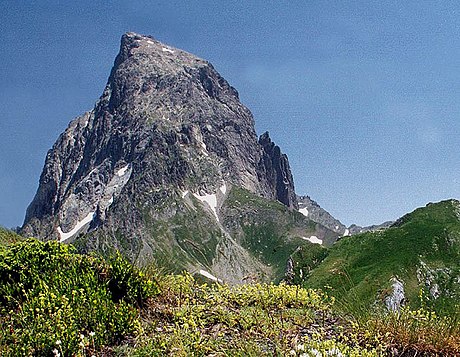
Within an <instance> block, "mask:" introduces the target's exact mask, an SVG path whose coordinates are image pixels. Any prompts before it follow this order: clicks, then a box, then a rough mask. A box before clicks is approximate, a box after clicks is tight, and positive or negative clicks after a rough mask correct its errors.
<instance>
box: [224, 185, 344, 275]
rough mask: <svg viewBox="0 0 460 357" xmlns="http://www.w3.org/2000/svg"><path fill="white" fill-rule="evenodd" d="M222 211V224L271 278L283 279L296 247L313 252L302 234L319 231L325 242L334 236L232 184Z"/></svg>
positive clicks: (277, 204)
mask: <svg viewBox="0 0 460 357" xmlns="http://www.w3.org/2000/svg"><path fill="white" fill-rule="evenodd" d="M221 212H222V215H223V216H224V218H223V224H224V225H226V224H227V225H228V227H227V229H228V230H229V231H230V232H231V234H232V235H233V236H235V237H239V239H240V243H241V245H242V246H243V247H244V248H245V249H247V250H248V251H249V252H250V253H251V254H252V255H253V256H255V257H256V258H257V259H259V260H260V261H261V262H263V263H264V264H266V265H268V266H270V267H272V269H273V271H274V274H273V276H272V280H273V281H280V280H282V279H283V278H284V274H285V271H286V262H287V261H288V259H289V257H290V256H291V255H292V254H295V253H296V251H297V250H298V249H299V247H300V248H302V247H305V251H310V250H311V249H313V250H315V252H316V250H317V248H316V247H313V245H312V244H311V243H310V242H309V241H307V240H305V239H302V237H310V236H312V235H320V233H321V234H324V237H323V236H321V238H323V239H324V240H326V241H333V240H335V239H336V234H335V233H334V232H332V231H329V230H327V229H325V228H323V227H322V228H319V227H318V226H319V225H318V224H317V223H315V222H313V221H311V220H309V219H308V218H306V217H305V216H304V215H303V214H301V213H299V212H297V211H293V210H290V209H289V208H288V207H286V206H285V205H283V204H281V203H280V202H277V201H272V200H268V199H265V198H263V197H259V196H257V195H254V194H253V193H251V192H249V191H247V190H245V189H242V188H239V187H232V189H231V191H230V193H229V196H228V198H227V200H226V201H225V204H224V207H223V208H222V210H221ZM235 221H236V222H237V224H238V226H237V227H236V226H235ZM238 229H239V230H240V232H238ZM318 247H319V246H318ZM320 249H323V248H320Z"/></svg>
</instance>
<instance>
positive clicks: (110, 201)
mask: <svg viewBox="0 0 460 357" xmlns="http://www.w3.org/2000/svg"><path fill="white" fill-rule="evenodd" d="M112 203H113V196H112V197H110V200H109V202H108V206H110V205H111V204H112ZM108 206H107V207H108Z"/></svg>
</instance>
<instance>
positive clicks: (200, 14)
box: [0, 0, 460, 227]
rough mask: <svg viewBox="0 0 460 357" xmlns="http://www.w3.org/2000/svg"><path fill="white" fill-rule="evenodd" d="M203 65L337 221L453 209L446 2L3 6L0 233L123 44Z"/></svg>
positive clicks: (457, 60)
mask: <svg viewBox="0 0 460 357" xmlns="http://www.w3.org/2000/svg"><path fill="white" fill-rule="evenodd" d="M127 31H135V32H139V33H142V34H149V35H152V36H154V37H156V38H157V39H158V40H160V41H163V42H165V43H167V44H169V45H172V46H174V47H179V48H182V49H185V50H187V51H189V52H192V53H194V54H196V55H198V56H200V57H202V58H205V59H207V60H209V61H210V62H212V63H213V65H214V66H215V67H216V69H217V70H218V71H219V72H220V73H221V74H222V75H223V76H224V77H225V78H226V79H227V80H228V81H229V82H230V83H231V84H232V85H233V86H234V87H235V88H237V90H238V91H239V93H240V98H241V100H242V102H243V103H244V104H245V105H246V106H248V107H249V108H250V109H251V111H252V113H253V114H254V117H255V121H256V129H257V132H258V133H259V134H260V133H262V132H263V131H265V130H268V131H270V134H271V137H272V139H273V140H274V141H275V142H276V143H277V144H278V145H280V146H281V148H282V150H283V151H284V152H285V153H286V154H288V156H289V159H290V163H291V168H292V169H293V173H294V180H295V184H296V188H297V192H298V193H299V194H308V195H309V196H311V197H312V198H313V199H315V200H316V201H317V202H318V203H319V204H320V205H322V206H323V207H324V208H325V209H327V210H328V211H330V212H331V213H332V214H333V215H334V216H336V217H337V218H338V219H340V220H342V222H344V223H345V224H351V223H357V224H361V225H367V224H374V223H380V222H383V221H385V220H392V219H396V218H397V217H399V216H401V215H402V214H404V213H406V212H409V211H411V210H413V209H414V208H416V207H419V206H423V205H425V204H426V203H428V202H430V201H439V200H441V199H446V198H460V182H459V180H460V178H459V177H460V160H459V155H458V153H459V144H460V4H459V3H458V2H456V1H443V2H429V1H404V2H401V1H366V2H365V1H250V2H249V1H228V0H227V1H225V2H224V1H222V2H218V1H187V2H185V1H164V2H158V1H147V0H146V1H135V0H134V1H110V2H109V1H106V0H104V1H102V0H92V1H87V0H80V1H73V2H71V1H45V0H42V1H35V2H32V1H18V0H1V1H0V34H1V37H2V38H1V41H0V108H1V111H0V133H1V138H2V139H1V140H0V225H3V226H6V227H13V226H17V225H21V224H22V221H23V218H24V214H25V209H26V207H27V205H28V204H29V203H30V201H31V200H32V198H33V196H34V194H35V191H36V189H37V186H38V180H39V176H40V173H41V169H42V167H43V163H44V159H45V155H46V152H47V150H48V149H50V148H51V146H52V145H53V143H54V142H55V140H56V139H57V137H58V135H59V134H60V133H61V132H62V131H63V130H64V129H65V128H66V126H67V124H68V123H69V122H70V120H71V119H73V118H74V117H76V116H78V115H80V114H82V113H83V112H85V111H87V110H90V109H91V108H92V107H93V105H94V103H95V101H96V100H97V99H98V97H99V96H100V94H101V93H102V90H103V88H104V86H105V84H106V81H107V78H108V75H109V73H110V69H111V66H112V64H113V61H114V58H115V56H116V54H117V52H118V48H119V41H120V37H121V35H122V34H123V33H124V32H127Z"/></svg>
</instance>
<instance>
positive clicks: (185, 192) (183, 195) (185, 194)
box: [181, 190, 188, 198]
mask: <svg viewBox="0 0 460 357" xmlns="http://www.w3.org/2000/svg"><path fill="white" fill-rule="evenodd" d="M187 195H188V190H187V191H184V192H182V195H181V196H182V198H185V196H187Z"/></svg>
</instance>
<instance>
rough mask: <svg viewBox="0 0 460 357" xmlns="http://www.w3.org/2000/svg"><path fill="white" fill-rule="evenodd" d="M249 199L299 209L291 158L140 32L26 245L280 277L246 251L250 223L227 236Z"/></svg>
mask: <svg viewBox="0 0 460 357" xmlns="http://www.w3.org/2000/svg"><path fill="white" fill-rule="evenodd" d="M238 189H240V190H243V191H242V192H245V193H244V194H242V195H241V197H237V199H236V201H238V202H245V201H247V200H248V199H249V197H250V196H251V195H253V196H255V197H259V198H261V199H268V200H273V201H274V200H278V201H280V202H281V203H283V204H284V205H285V206H287V207H289V208H291V209H296V208H297V200H296V197H295V193H294V182H293V178H292V174H291V171H290V168H289V162H288V159H287V156H286V155H285V154H283V153H282V152H281V150H280V148H279V147H278V146H276V145H275V144H274V143H273V142H272V140H271V139H270V137H269V136H268V133H266V134H264V135H262V138H261V140H260V141H259V140H258V138H257V135H256V132H255V128H254V120H253V117H252V114H251V112H250V111H249V110H248V109H247V108H246V107H245V106H244V105H243V104H242V103H241V102H240V101H239V99H238V93H237V91H236V90H235V89H234V88H233V87H232V86H230V84H229V83H228V82H227V81H226V80H225V79H224V78H223V77H222V76H221V75H220V74H219V73H218V72H217V71H216V70H215V69H214V67H213V66H212V65H211V64H210V63H208V62H207V61H204V60H202V59H200V58H198V57H196V56H194V55H192V54H190V53H187V52H185V51H182V50H179V49H176V48H174V47H171V46H168V45H165V44H163V43H161V42H159V41H157V40H155V39H154V38H153V37H150V36H143V35H139V34H136V33H132V32H128V33H126V34H124V35H123V37H122V39H121V46H120V52H119V54H118V55H117V58H116V60H115V64H114V66H113V68H112V71H111V74H110V77H109V80H108V82H107V85H106V87H105V89H104V92H103V94H102V96H101V97H100V99H99V100H98V101H97V103H96V105H95V107H94V109H93V110H91V111H90V112H88V113H86V114H84V115H83V116H81V117H80V118H77V119H75V120H73V121H72V122H71V123H70V124H69V126H68V128H67V129H66V130H65V131H64V133H62V134H61V135H60V137H59V138H58V140H57V142H56V143H55V144H54V146H53V148H52V149H51V150H50V151H49V152H48V155H47V157H46V163H45V167H44V169H43V172H42V175H41V177H40V185H39V188H38V191H37V194H36V196H35V198H34V200H33V201H32V203H31V204H30V206H29V208H28V210H27V214H26V218H25V222H24V226H23V233H24V234H27V235H34V236H37V237H39V238H42V239H58V240H60V241H62V242H63V241H66V242H71V241H73V240H75V239H77V238H78V237H79V236H80V235H81V234H82V233H83V234H84V233H89V234H90V235H91V237H92V238H85V239H88V240H87V241H85V243H80V244H81V245H82V246H84V249H91V248H95V249H101V250H107V249H120V250H123V251H124V253H125V255H127V256H128V257H130V258H131V259H133V260H139V261H141V260H142V259H147V258H146V257H148V256H150V255H153V256H156V257H164V256H174V255H175V254H181V256H182V258H183V259H184V262H183V264H184V265H183V267H184V268H197V269H198V268H199V270H200V269H203V270H206V268H212V269H214V271H222V272H226V271H227V270H228V264H230V261H233V257H234V256H238V257H239V258H238V259H239V261H240V263H241V264H240V265H241V267H233V268H232V269H233V270H234V272H233V273H231V274H229V275H232V276H233V277H236V276H238V277H239V278H242V277H244V276H246V275H248V273H250V272H255V271H258V270H260V269H262V270H264V269H265V270H267V271H268V270H270V269H271V268H269V267H268V266H265V265H264V264H262V263H261V262H257V258H256V257H254V256H252V255H251V254H249V253H248V252H247V251H246V248H243V247H242V246H239V245H238V244H239V243H238V242H239V241H240V239H241V235H242V234H243V235H244V234H245V233H244V230H243V228H241V227H242V226H239V223H238V225H237V226H238V227H239V228H238V229H239V230H237V231H233V230H234V229H235V224H233V223H232V222H229V223H228V224H227V226H225V223H224V219H223V218H225V207H226V205H227V206H229V205H230V204H231V202H229V203H226V202H227V199H228V197H229V196H230V194H231V192H232V190H235V192H236V191H237V190H238ZM276 207H278V208H279V206H276ZM283 209H284V207H283ZM288 211H289V210H288ZM289 212H290V211H289ZM267 217H268V216H267ZM247 218H248V217H247V216H246V213H244V212H240V213H239V214H238V215H237V217H236V218H234V217H232V218H231V219H232V220H235V219H244V220H246V219H247ZM264 219H266V218H264ZM245 222H246V221H245ZM246 223H248V222H246ZM246 223H245V224H246ZM259 223H260V222H258V223H257V224H259ZM305 227H306V228H305V229H307V228H308V227H309V226H308V225H307V224H305ZM308 229H309V228H308ZM229 231H231V232H232V234H233V236H232V235H231V234H230V233H229ZM190 232H192V233H193V234H190ZM320 233H322V234H324V232H308V233H305V234H304V235H307V234H310V235H311V234H316V235H318V234H320ZM235 239H236V240H235ZM190 241H194V243H193V245H192V246H190V247H186V245H188V244H189V242H190ZM197 247H198V248H197ZM196 249H198V251H195V250H196ZM184 252H185V253H184ZM222 252H224V255H222ZM203 257H211V258H209V259H208V258H206V260H202V258H203ZM228 257H232V258H231V259H230V258H228ZM229 259H230V260H229ZM238 259H237V260H238ZM198 262H201V263H200V264H201V265H198ZM203 264H205V265H203ZM257 267H263V268H260V269H259V268H257ZM206 271H209V270H206ZM225 274H228V273H225ZM267 274H268V273H267Z"/></svg>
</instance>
